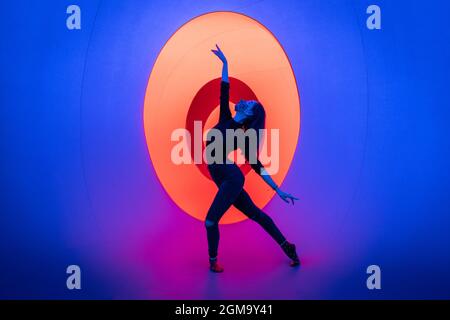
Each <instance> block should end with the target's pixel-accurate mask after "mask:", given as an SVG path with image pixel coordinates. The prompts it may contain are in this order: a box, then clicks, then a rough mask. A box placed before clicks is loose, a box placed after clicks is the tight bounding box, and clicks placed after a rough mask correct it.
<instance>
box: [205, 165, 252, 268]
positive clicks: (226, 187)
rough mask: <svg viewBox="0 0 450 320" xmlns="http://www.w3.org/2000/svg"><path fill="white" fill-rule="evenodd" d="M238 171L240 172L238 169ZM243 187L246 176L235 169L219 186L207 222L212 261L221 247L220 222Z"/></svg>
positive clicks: (230, 171)
mask: <svg viewBox="0 0 450 320" xmlns="http://www.w3.org/2000/svg"><path fill="white" fill-rule="evenodd" d="M236 169H237V170H239V168H237V167H236ZM243 186H244V176H243V175H242V173H241V172H240V170H239V172H236V171H235V170H234V169H233V170H231V168H230V170H229V172H227V174H226V175H225V177H224V179H223V180H222V182H221V183H220V184H219V191H218V192H217V194H216V196H215V197H214V200H213V202H212V204H211V207H210V208H209V210H208V214H207V215H206V220H205V227H206V233H207V238H208V252H209V257H210V258H211V259H215V258H216V256H217V250H218V247H219V237H220V235H219V221H220V219H221V218H222V216H223V215H224V214H225V212H227V210H228V209H229V208H230V207H231V205H232V204H233V203H234V202H235V200H236V198H237V196H238V195H239V194H240V193H241V191H242V188H243Z"/></svg>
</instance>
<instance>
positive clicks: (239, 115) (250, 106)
mask: <svg viewBox="0 0 450 320" xmlns="http://www.w3.org/2000/svg"><path fill="white" fill-rule="evenodd" d="M234 108H235V111H236V115H235V117H234V119H235V120H236V121H237V122H239V123H242V124H243V125H244V127H245V128H246V129H249V128H252V129H255V130H257V131H258V130H259V129H264V124H265V120H266V112H265V110H264V107H263V106H262V104H261V103H259V102H258V101H255V100H243V99H241V100H239V102H238V103H236V105H235V107H234Z"/></svg>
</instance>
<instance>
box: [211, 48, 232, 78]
mask: <svg viewBox="0 0 450 320" xmlns="http://www.w3.org/2000/svg"><path fill="white" fill-rule="evenodd" d="M216 48H217V50H214V49H212V50H211V51H212V52H214V54H215V55H216V56H217V57H219V59H220V61H222V63H223V65H222V81H225V82H229V80H228V61H227V58H226V57H225V55H224V54H223V52H222V50H220V48H219V46H218V45H217V44H216Z"/></svg>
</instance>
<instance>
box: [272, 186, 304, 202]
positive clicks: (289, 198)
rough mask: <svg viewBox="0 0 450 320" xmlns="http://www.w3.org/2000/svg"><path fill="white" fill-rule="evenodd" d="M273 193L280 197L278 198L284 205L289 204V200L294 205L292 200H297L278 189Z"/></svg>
mask: <svg viewBox="0 0 450 320" xmlns="http://www.w3.org/2000/svg"><path fill="white" fill-rule="evenodd" d="M275 191H276V192H277V194H278V195H279V196H280V198H281V199H282V200H283V201H284V202H286V203H289V200H291V203H292V204H294V200H298V198H296V197H294V196H293V195H292V194H289V193H287V192H284V191H283V190H281V189H280V188H278V187H277V188H276V189H275Z"/></svg>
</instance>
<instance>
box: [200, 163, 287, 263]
mask: <svg viewBox="0 0 450 320" xmlns="http://www.w3.org/2000/svg"><path fill="white" fill-rule="evenodd" d="M208 169H209V172H210V174H211V177H212V179H213V180H214V182H215V183H216V185H217V186H218V188H219V191H218V192H217V194H216V196H215V197H214V200H213V202H212V204H211V207H210V208H209V210H208V214H207V215H206V220H205V226H206V232H207V237H208V251H209V256H210V258H215V257H216V256H217V249H218V247H219V221H220V219H221V218H222V216H223V215H224V214H225V212H226V211H227V210H228V209H229V208H230V207H231V205H233V206H235V207H236V208H237V209H238V210H240V211H242V213H244V214H245V215H246V216H247V217H249V218H250V219H252V220H254V221H256V222H257V223H258V224H259V225H260V226H262V227H263V228H264V230H266V231H267V233H269V234H270V235H271V236H272V238H273V239H274V240H275V241H276V242H277V243H278V244H282V243H283V242H285V241H286V238H285V237H284V236H283V234H282V233H281V231H280V230H279V229H278V228H277V226H276V225H275V223H274V222H273V220H272V219H271V218H270V217H269V216H268V215H267V214H265V213H264V212H263V211H262V210H261V209H259V208H258V207H257V206H256V205H255V204H254V203H253V201H252V199H250V196H249V195H248V193H247V192H246V191H245V190H244V188H243V187H244V180H245V178H244V175H243V174H242V172H241V170H240V169H239V168H238V166H237V165H236V164H234V163H233V164H210V165H208Z"/></svg>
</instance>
